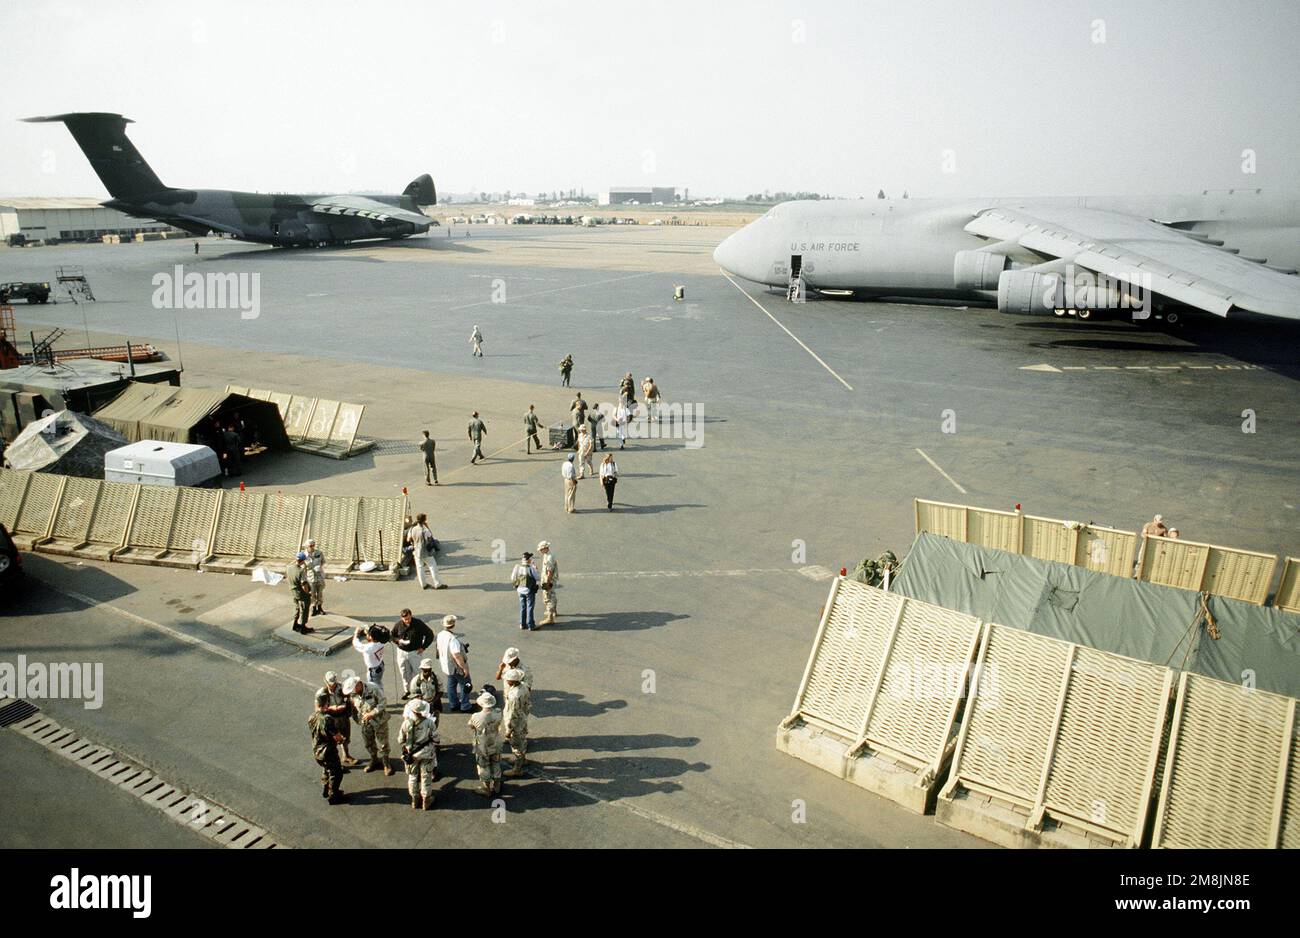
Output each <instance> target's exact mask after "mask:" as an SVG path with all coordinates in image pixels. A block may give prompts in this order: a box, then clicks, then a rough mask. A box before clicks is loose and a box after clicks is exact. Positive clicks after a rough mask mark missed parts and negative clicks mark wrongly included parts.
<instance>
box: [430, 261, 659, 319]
mask: <svg viewBox="0 0 1300 938" xmlns="http://www.w3.org/2000/svg"><path fill="white" fill-rule="evenodd" d="M653 273H658V271H653V270H647V271H644V272H642V273H639V274H628V275H627V276H626V277H611V278H610V279H608V280H593V281H592V282H591V283H571V284H569V285H568V286H567V287H552V288H551V289H549V290H538V291H537V292H536V293H522V294H519V295H518V296H516V297H514V299H512V300H510V302H512V303H514V302H518V301H519V300H529V299H532V298H533V297H535V296H546V295H547V294H548V293H563V292H564V291H566V290H581V289H582V288H583V287H600V286H604V285H605V284H607V283H621V282H622V281H624V280H635V279H636V278H637V277H649V276H650V275H651V274H653ZM496 302H497V301H496V300H490V299H489V300H479V301H478V302H476V303H463V304H462V305H460V306H448V307H447V311H448V312H454V311H455V310H458V309H472V308H473V307H475V306H488V305H491V304H493V303H496ZM497 305H500V304H497Z"/></svg>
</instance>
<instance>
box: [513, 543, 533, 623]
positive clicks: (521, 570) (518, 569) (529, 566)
mask: <svg viewBox="0 0 1300 938" xmlns="http://www.w3.org/2000/svg"><path fill="white" fill-rule="evenodd" d="M510 582H511V583H513V584H514V586H515V592H516V593H518V594H519V628H521V629H526V630H528V631H532V630H533V629H535V628H537V621H536V620H535V619H534V618H533V608H534V607H535V606H536V604H537V589H538V584H539V582H540V580H539V578H538V575H537V568H536V567H535V566H533V555H532V552H531V551H527V550H526V551H524V556H523V557H522V558H521V559H520V561H519V563H517V564H515V568H514V569H513V570H512V571H510Z"/></svg>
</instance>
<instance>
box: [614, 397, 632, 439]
mask: <svg viewBox="0 0 1300 938" xmlns="http://www.w3.org/2000/svg"><path fill="white" fill-rule="evenodd" d="M628 417H629V414H628V409H627V405H626V404H624V403H623V402H622V401H619V402H618V406H617V407H616V408H614V429H615V430H616V431H618V448H619V449H626V448H627V421H628Z"/></svg>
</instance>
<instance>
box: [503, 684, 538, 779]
mask: <svg viewBox="0 0 1300 938" xmlns="http://www.w3.org/2000/svg"><path fill="white" fill-rule="evenodd" d="M501 676H502V678H504V679H505V682H506V694H505V696H506V706H505V712H504V713H503V714H502V716H501V723H502V725H503V726H504V727H505V736H506V739H508V740H510V749H511V751H512V752H513V753H514V754H515V764H514V767H513V768H511V769H510V771H509V772H507V773H506V775H507V776H509V777H510V778H518V777H519V776H521V775H523V774H524V756H525V755H526V754H527V752H528V714H529V713H530V712H531V710H532V704H531V703H530V701H529V698H530V696H531V691H530V689H529V687H528V685H527V684H525V683H524V672H523V671H521V670H520V669H519V668H511V669H510V670H508V671H506V672H505V673H504V674H502V675H501Z"/></svg>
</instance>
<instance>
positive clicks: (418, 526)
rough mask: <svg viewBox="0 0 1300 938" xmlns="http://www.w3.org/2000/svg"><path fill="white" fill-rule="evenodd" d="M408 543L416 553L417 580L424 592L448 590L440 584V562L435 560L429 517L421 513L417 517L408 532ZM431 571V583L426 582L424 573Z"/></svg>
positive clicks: (445, 585)
mask: <svg viewBox="0 0 1300 938" xmlns="http://www.w3.org/2000/svg"><path fill="white" fill-rule="evenodd" d="M406 543H408V544H410V545H411V548H412V549H413V550H414V551H415V579H416V581H417V582H418V583H419V584H420V589H423V590H430V589H433V590H441V589H446V588H447V584H446V583H439V582H438V561H436V560H434V559H433V550H434V540H433V532H432V531H430V530H429V516H428V515H427V514H425V513H424V512H420V513H419V514H418V515H416V516H415V524H413V525H411V527H410V528H409V529H408V530H407V532H406ZM425 570H428V571H429V582H428V583H426V582H424V571H425Z"/></svg>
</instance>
